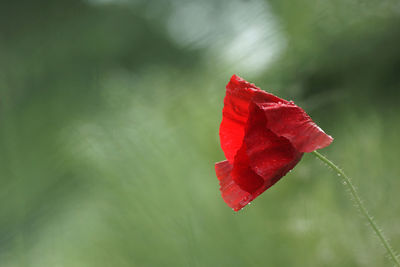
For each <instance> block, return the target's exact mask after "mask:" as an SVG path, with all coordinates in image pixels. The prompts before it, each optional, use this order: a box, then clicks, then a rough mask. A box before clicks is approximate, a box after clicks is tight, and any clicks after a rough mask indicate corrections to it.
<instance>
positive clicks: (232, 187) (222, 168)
mask: <svg viewBox="0 0 400 267" xmlns="http://www.w3.org/2000/svg"><path fill="white" fill-rule="evenodd" d="M215 172H216V174H217V177H218V180H219V184H220V191H221V195H222V198H223V200H224V201H225V203H226V204H227V205H228V206H229V207H231V208H232V209H233V210H234V211H238V210H240V209H242V208H243V207H244V206H246V205H247V204H248V203H249V202H250V201H252V200H253V199H254V198H253V196H252V195H251V194H250V193H249V192H246V191H244V190H243V189H241V188H240V187H239V186H238V185H237V184H236V183H235V182H234V181H233V180H232V176H231V172H232V165H231V164H230V163H229V161H227V160H224V161H221V162H217V163H216V164H215Z"/></svg>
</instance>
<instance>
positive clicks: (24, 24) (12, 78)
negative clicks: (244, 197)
mask: <svg viewBox="0 0 400 267" xmlns="http://www.w3.org/2000/svg"><path fill="white" fill-rule="evenodd" d="M233 73H235V74H238V75H240V76H242V77H244V78H245V79H247V80H249V81H251V82H254V83H256V85H258V86H260V87H261V88H263V89H264V90H268V91H269V92H272V93H274V94H276V95H278V96H280V97H283V98H286V99H292V100H294V101H295V102H296V104H298V105H300V106H302V107H303V108H304V109H305V110H306V111H307V112H308V113H309V114H310V115H311V116H312V118H313V119H314V121H316V122H317V123H318V124H319V125H320V126H321V127H322V128H323V129H324V130H325V131H326V132H327V133H329V134H330V135H332V136H333V137H334V138H335V141H334V143H333V144H332V145H331V146H330V147H328V148H326V149H324V150H323V151H322V153H323V154H326V155H328V156H329V157H330V158H331V159H333V161H335V162H337V163H338V164H339V165H340V166H342V167H343V169H344V170H345V171H346V172H347V173H348V175H349V176H350V177H352V178H353V181H354V183H355V184H356V185H357V187H358V191H359V193H360V194H361V196H362V197H363V199H364V200H365V204H366V205H367V206H368V207H369V209H370V211H371V213H372V214H373V215H375V219H376V221H377V222H378V224H379V225H380V226H381V227H382V228H383V229H384V231H385V233H386V235H387V236H388V237H390V240H391V242H392V244H393V246H394V247H395V248H397V249H400V226H399V220H400V194H399V189H400V179H399V175H400V164H399V151H400V141H399V136H400V119H399V116H400V106H399V100H398V99H399V97H400V93H399V92H400V91H399V90H400V4H399V2H398V1H397V0H379V1H377V0H351V1H349V0H335V1H317V0H293V1H281V0H268V1H266V0H247V1H245V0H219V1H214V0H202V1H195V0H192V1H190V0H187V1H183V0H182V1H180V0H86V1H85V0H79V1H78V0H68V1H50V0H37V1H27V0H26V1H0V266H5V267H14V266H15V267H17V266H32V267H35V266H38V267H43V266H51V267H53V266H77V267H80V266H82V267H91V266H93V267H94V266H96V267H98V266H392V263H391V262H390V261H389V259H388V258H387V257H386V255H385V251H384V249H383V248H382V247H381V245H380V244H379V242H378V240H377V238H376V237H375V236H374V234H372V232H371V231H370V229H369V228H368V226H367V225H366V220H365V219H364V218H362V217H361V215H360V214H359V212H357V210H356V209H355V207H354V205H353V203H352V202H351V199H350V197H349V194H348V193H347V192H346V188H345V186H343V185H342V183H341V179H340V177H337V176H336V175H335V174H334V173H333V172H332V171H330V170H328V169H327V168H326V166H324V165H323V164H321V163H319V162H318V161H317V160H316V159H315V158H313V157H312V155H305V156H304V157H303V159H302V161H301V162H300V164H299V165H297V167H296V168H295V169H294V170H293V171H292V172H291V173H290V174H288V175H287V176H286V177H284V178H283V179H282V180H281V181H280V182H279V183H277V184H276V185H275V186H274V187H272V188H270V189H269V190H268V191H266V193H264V194H263V195H262V196H260V197H259V198H258V199H257V200H255V201H254V202H253V203H252V204H251V205H250V206H248V207H246V208H245V209H244V210H242V211H240V212H238V213H234V212H233V211H232V210H231V209H230V208H228V207H227V206H226V205H225V203H224V202H223V201H222V199H221V197H220V193H219V185H218V181H217V178H216V177H215V174H214V166H213V164H214V162H215V161H220V160H223V159H224V155H223V153H222V151H221V149H220V147H219V139H218V127H219V123H220V121H221V117H222V114H221V110H222V104H223V102H222V101H223V97H224V93H225V91H224V90H225V89H224V88H225V85H226V83H227V82H228V80H229V78H230V76H231V75H232V74H233Z"/></svg>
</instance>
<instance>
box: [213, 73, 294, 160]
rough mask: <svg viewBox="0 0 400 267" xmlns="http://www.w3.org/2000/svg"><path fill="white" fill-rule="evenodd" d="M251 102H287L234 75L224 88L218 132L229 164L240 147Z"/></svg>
mask: <svg viewBox="0 0 400 267" xmlns="http://www.w3.org/2000/svg"><path fill="white" fill-rule="evenodd" d="M253 101H257V102H259V103H278V102H282V101H283V102H285V103H286V102H287V101H285V100H282V99H280V98H278V97H276V96H274V95H272V94H269V93H267V92H265V91H262V90H260V89H259V88H257V87H256V86H255V85H254V84H250V83H248V82H246V81H245V80H243V79H242V78H240V77H238V76H236V75H233V76H232V78H231V80H230V82H229V83H228V85H227V86H226V96H225V98H224V108H223V111H222V114H223V117H222V122H221V126H220V131H219V136H220V141H221V147H222V150H223V151H224V153H225V156H226V158H227V160H228V161H229V162H231V163H233V160H234V158H235V155H236V153H237V151H238V150H239V149H240V147H241V146H242V143H243V138H244V132H245V126H246V123H247V119H248V116H249V105H250V103H251V102H253Z"/></svg>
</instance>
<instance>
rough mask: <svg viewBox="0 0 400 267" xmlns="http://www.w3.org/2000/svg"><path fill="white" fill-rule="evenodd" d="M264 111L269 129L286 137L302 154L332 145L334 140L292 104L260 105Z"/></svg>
mask: <svg viewBox="0 0 400 267" xmlns="http://www.w3.org/2000/svg"><path fill="white" fill-rule="evenodd" d="M257 105H258V106H259V107H260V108H261V109H262V110H264V114H265V117H266V119H267V128H268V129H269V130H271V131H272V132H274V133H275V134H276V135H277V136H281V137H285V138H286V139H288V140H289V141H290V142H291V143H292V144H293V146H294V147H295V148H296V149H297V150H298V151H300V152H312V151H314V150H316V149H321V148H324V147H326V146H328V145H330V144H331V143H332V141H333V138H332V137H331V136H329V135H327V134H326V133H325V132H324V131H323V130H322V129H321V128H319V127H318V126H317V125H316V124H315V123H314V122H313V121H312V120H311V118H310V116H308V115H307V113H306V112H305V111H304V110H303V109H302V108H300V107H298V106H296V105H294V104H292V103H278V104H272V105H271V104H268V103H258V104H257Z"/></svg>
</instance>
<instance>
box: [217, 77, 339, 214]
mask: <svg viewBox="0 0 400 267" xmlns="http://www.w3.org/2000/svg"><path fill="white" fill-rule="evenodd" d="M222 114H223V118H222V122H221V126H220V129H219V136H220V141H221V147H222V150H223V151H224V153H225V156H226V158H227V160H224V161H221V162H217V163H216V164H215V171H216V173H217V177H218V179H219V181H220V185H221V188H220V190H221V194H222V198H223V199H224V201H225V202H226V204H228V206H229V207H231V208H232V209H233V210H235V211H238V210H240V209H242V208H243V207H244V206H246V205H247V204H248V203H249V202H250V201H252V200H253V199H255V198H256V197H257V196H259V195H260V194H261V193H263V192H264V191H265V190H267V189H268V188H269V187H271V186H272V185H273V184H275V183H276V182H277V181H279V179H281V178H282V176H284V175H285V174H286V173H287V172H288V171H290V170H291V169H292V168H293V167H294V166H295V165H296V164H297V163H298V162H299V161H300V159H301V157H302V156H303V153H304V152H312V151H314V150H316V149H320V148H323V147H326V146H328V145H329V144H330V143H331V142H332V140H333V138H332V137H330V136H329V135H327V134H325V132H324V131H323V130H322V129H321V128H319V127H318V126H317V125H316V124H315V123H314V122H313V121H312V120H311V118H310V117H309V116H308V115H307V114H306V113H305V111H304V110H303V109H301V108H300V107H298V106H296V105H295V104H294V103H293V102H292V101H286V100H284V99H281V98H279V97H276V96H274V95H272V94H269V93H267V92H264V91H262V90H261V89H259V88H257V87H256V86H255V85H254V84H250V83H248V82H246V81H245V80H243V79H241V78H240V77H238V76H236V75H233V76H232V78H231V80H230V82H229V83H228V85H227V86H226V96H225V99H224V109H223V111H222Z"/></svg>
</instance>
